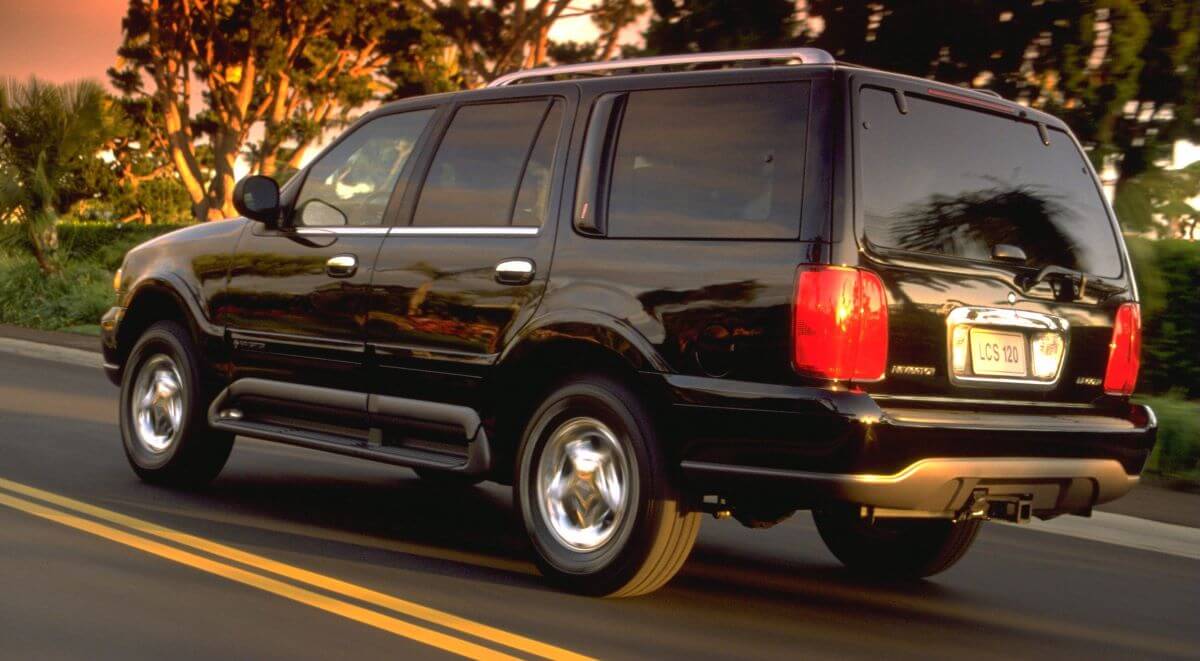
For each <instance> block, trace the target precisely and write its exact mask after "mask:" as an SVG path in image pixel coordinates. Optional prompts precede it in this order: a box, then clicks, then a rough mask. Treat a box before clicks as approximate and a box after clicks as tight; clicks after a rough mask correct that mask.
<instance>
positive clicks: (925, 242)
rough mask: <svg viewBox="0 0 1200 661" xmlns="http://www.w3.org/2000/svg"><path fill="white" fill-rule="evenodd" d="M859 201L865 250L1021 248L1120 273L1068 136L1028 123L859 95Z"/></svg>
mask: <svg viewBox="0 0 1200 661" xmlns="http://www.w3.org/2000/svg"><path fill="white" fill-rule="evenodd" d="M860 102H861V105H862V108H861V117H860V119H861V120H862V121H863V122H865V123H866V124H867V125H869V127H870V128H861V127H862V125H861V124H860V128H859V136H860V143H861V147H860V150H859V163H860V167H861V172H862V182H861V184H862V185H861V188H862V193H861V199H862V206H863V217H864V219H865V221H866V232H867V236H868V238H869V239H870V240H871V241H872V242H873V243H876V244H880V245H883V246H888V247H893V248H901V249H905V250H916V251H921V252H931V253H939V254H944V255H952V256H956V257H966V258H970V259H980V260H988V259H991V250H992V246H994V245H996V244H997V243H1006V244H1011V245H1015V246H1018V247H1020V248H1022V249H1023V250H1024V251H1025V254H1026V256H1028V258H1029V265H1030V266H1034V267H1042V266H1046V265H1048V264H1057V265H1059V266H1065V267H1068V268H1073V269H1078V270H1081V271H1084V272H1087V273H1092V274H1095V275H1101V276H1115V275H1117V274H1119V272H1120V261H1119V259H1118V257H1117V244H1116V239H1115V237H1114V234H1113V231H1112V226H1111V225H1110V223H1109V219H1108V215H1107V214H1106V212H1105V209H1104V206H1103V202H1102V200H1101V197H1100V192H1099V190H1097V188H1096V185H1095V183H1094V182H1093V180H1092V176H1091V174H1090V173H1089V172H1088V170H1087V168H1086V167H1085V162H1084V160H1083V155H1082V154H1080V153H1079V150H1078V149H1077V148H1076V147H1075V145H1074V143H1073V142H1072V141H1071V139H1070V137H1069V136H1067V135H1066V134H1065V133H1063V132H1061V131H1057V130H1050V131H1049V136H1050V146H1046V145H1044V144H1042V140H1041V136H1040V135H1039V134H1038V129H1037V126H1036V125H1035V124H1030V123H1028V122H1023V121H1018V120H1016V119H1010V118H1007V117H1001V116H997V115H992V114H989V113H985V112H979V111H973V110H967V109H964V108H959V107H956V106H952V105H949V104H944V103H939V102H936V101H931V100H927V99H923V98H920V97H916V96H913V95H909V96H908V109H909V112H908V114H907V115H902V114H900V112H899V110H898V109H897V107H896V102H895V97H894V96H893V95H892V93H891V92H890V91H881V90H877V89H869V88H868V89H864V90H863V91H862V93H861V97H860Z"/></svg>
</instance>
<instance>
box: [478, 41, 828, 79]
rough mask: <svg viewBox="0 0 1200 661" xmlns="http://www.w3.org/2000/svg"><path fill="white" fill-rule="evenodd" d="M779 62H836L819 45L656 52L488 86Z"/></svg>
mask: <svg viewBox="0 0 1200 661" xmlns="http://www.w3.org/2000/svg"><path fill="white" fill-rule="evenodd" d="M759 61H776V62H781V63H784V64H833V63H834V60H833V56H832V55H830V54H829V53H828V52H827V51H824V50H821V49H819V48H773V49H764V50H741V51H722V52H719V53H685V54H683V55H655V56H652V57H633V58H629V59H625V60H605V61H602V62H586V63H582V64H566V65H562V66H557V67H539V68H536V69H524V70H522V71H514V72H513V73H509V74H505V75H503V76H500V77H499V78H497V79H495V80H493V81H492V82H490V83H488V87H503V86H505V85H511V84H513V83H516V82H520V81H522V80H529V79H532V78H552V77H554V76H571V75H600V74H604V73H609V72H615V71H622V70H633V69H647V68H653V67H679V66H687V65H704V64H729V63H737V62H759Z"/></svg>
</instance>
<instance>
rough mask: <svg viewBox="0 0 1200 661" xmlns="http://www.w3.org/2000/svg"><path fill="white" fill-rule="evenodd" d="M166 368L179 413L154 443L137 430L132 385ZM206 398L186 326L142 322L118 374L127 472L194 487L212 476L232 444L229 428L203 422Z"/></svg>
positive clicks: (153, 480)
mask: <svg viewBox="0 0 1200 661" xmlns="http://www.w3.org/2000/svg"><path fill="white" fill-rule="evenodd" d="M164 357H165V358H166V359H167V360H165V361H164V360H163V358H164ZM170 368H174V370H173V372H172V375H173V376H174V377H176V378H177V380H178V383H179V385H180V386H181V388H180V389H179V391H178V392H179V393H181V395H180V404H181V413H180V415H179V423H178V426H175V425H172V429H174V432H173V434H172V435H171V436H170V439H169V440H168V441H165V442H164V443H163V447H160V448H155V447H152V446H151V444H150V443H148V442H147V441H145V440H144V439H143V437H142V436H141V435H140V433H139V431H138V429H139V427H138V422H137V421H135V414H134V410H133V398H134V396H135V395H134V392H133V391H134V389H135V387H136V386H138V384H139V377H142V376H143V372H146V371H149V370H163V369H166V370H168V371H171V370H170ZM149 376H150V375H147V377H149ZM212 399H213V393H212V388H206V387H205V384H204V383H203V382H202V380H201V378H200V373H199V360H198V357H197V354H196V350H195V347H194V345H193V342H192V337H191V335H190V334H189V333H188V332H187V330H186V329H184V328H183V327H182V326H180V325H179V324H177V323H175V322H173V321H160V322H158V323H156V324H154V325H153V326H151V327H150V328H148V329H147V330H146V332H145V333H143V334H142V336H141V337H140V338H138V341H137V344H136V345H134V347H133V351H132V352H130V354H129V360H128V362H127V363H126V368H125V371H124V374H123V377H122V379H121V399H120V401H121V403H120V407H121V408H120V411H119V417H120V421H121V439H122V441H123V444H124V446H125V457H126V459H128V460H129V465H130V466H131V467H132V468H133V472H134V473H137V475H138V477H140V478H141V479H142V480H144V481H146V482H150V483H153V484H160V485H164V486H171V487H196V486H200V485H203V484H207V483H208V482H210V481H212V479H213V478H215V477H216V476H217V474H218V473H220V472H221V469H222V468H223V467H224V466H225V462H226V461H227V460H228V459H229V452H230V450H231V449H232V448H233V434H230V433H227V432H222V431H216V430H214V429H211V428H210V427H209V426H208V405H209V404H210V403H211V402H212Z"/></svg>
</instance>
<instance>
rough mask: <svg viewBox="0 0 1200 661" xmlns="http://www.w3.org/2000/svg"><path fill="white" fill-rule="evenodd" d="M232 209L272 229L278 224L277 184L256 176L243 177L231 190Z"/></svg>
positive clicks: (266, 178)
mask: <svg viewBox="0 0 1200 661" xmlns="http://www.w3.org/2000/svg"><path fill="white" fill-rule="evenodd" d="M233 207H234V208H235V209H237V211H238V213H240V214H242V215H243V216H245V217H247V218H249V219H251V220H257V221H258V222H260V223H265V224H266V225H268V226H271V227H274V226H275V225H277V224H278V223H279V184H277V183H275V180H274V179H272V178H270V177H264V176H262V175H258V174H256V175H252V176H249V177H245V178H243V179H242V180H241V181H239V182H237V186H235V187H234V189H233Z"/></svg>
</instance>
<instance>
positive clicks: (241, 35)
mask: <svg viewBox="0 0 1200 661" xmlns="http://www.w3.org/2000/svg"><path fill="white" fill-rule="evenodd" d="M410 9H412V7H411V5H410V4H409V3H408V2H406V1H405V0H347V1H344V2H337V3H332V2H326V1H324V0H215V1H213V2H204V3H201V2H198V1H196V0H131V1H130V4H129V9H128V11H127V13H126V15H125V18H124V20H123V22H122V26H123V29H124V41H123V43H122V45H121V48H120V50H119V55H120V58H121V60H120V63H119V64H118V66H117V67H114V68H113V69H111V70H110V71H109V75H110V78H111V79H112V82H113V85H114V86H115V87H117V89H119V90H120V91H121V92H122V93H123V94H124V96H125V98H126V100H127V101H143V102H145V103H143V104H142V106H141V107H142V108H143V115H142V117H143V118H144V119H145V120H146V121H147V122H148V125H150V126H152V127H153V129H154V131H155V132H156V133H157V134H158V136H159V137H158V139H159V141H160V143H161V144H162V145H163V147H164V149H165V150H166V152H167V153H168V154H169V157H170V162H171V163H172V165H173V166H174V168H175V169H176V171H177V173H178V175H179V179H180V181H181V182H182V184H183V186H184V187H185V189H186V190H187V192H188V195H189V197H190V198H191V200H192V204H193V210H194V213H195V216H196V218H197V219H202V220H203V219H210V218H220V217H225V216H228V215H232V214H233V213H234V210H233V203H232V194H233V185H234V183H235V181H234V167H235V164H236V162H237V160H238V158H239V157H240V156H242V155H243V153H246V154H248V155H249V157H250V158H251V159H252V162H253V165H254V168H255V169H256V170H257V171H259V172H262V173H263V174H274V173H275V172H276V170H277V169H279V167H280V166H279V163H280V159H281V157H283V158H286V163H287V165H288V166H289V167H295V166H297V165H298V164H299V162H300V160H301V159H302V158H303V156H304V153H305V151H306V150H307V149H308V147H309V145H311V144H312V142H313V141H314V140H316V139H317V138H318V137H319V136H320V135H321V134H322V133H323V132H324V131H325V130H326V129H328V128H329V127H331V126H334V125H336V124H338V123H341V122H344V121H346V119H347V117H348V116H349V113H350V112H352V111H353V110H355V109H357V108H359V107H360V106H362V105H363V104H364V103H366V102H367V101H368V100H370V99H371V98H373V97H374V96H376V95H377V93H379V92H381V91H384V90H385V89H386V88H387V83H386V81H385V79H384V78H383V77H382V76H381V75H380V74H381V72H382V70H383V69H384V68H386V67H387V66H388V64H389V63H390V61H391V60H392V58H393V57H406V58H410V59H413V60H423V59H424V55H425V54H424V53H423V52H413V51H414V50H416V51H420V50H421V49H422V48H425V47H428V46H429V45H430V44H429V42H428V41H427V40H425V39H424V38H423V36H424V34H425V32H426V30H427V29H428V28H431V27H432V25H431V24H429V23H428V20H427V18H428V17H427V16H425V15H424V14H422V13H421V12H419V11H410ZM197 88H198V89H197ZM194 91H199V92H200V93H199V94H198V95H195V94H194V93H193V92H194ZM197 96H198V97H199V98H200V99H201V100H202V103H201V105H202V108H201V109H200V110H199V111H193V108H192V104H193V99H195V98H196V97H197ZM256 126H261V127H262V138H261V139H259V140H257V141H255V142H251V131H252V129H254V128H255V127H256ZM289 143H290V144H291V145H292V146H291V147H289V148H285V145H287V144H289Z"/></svg>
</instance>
